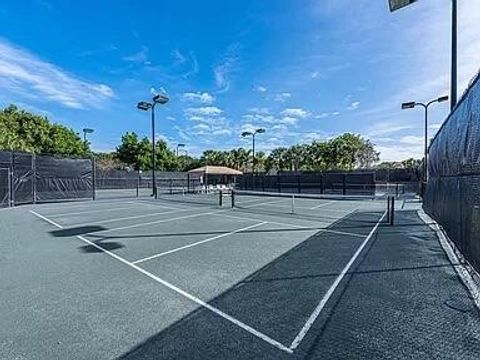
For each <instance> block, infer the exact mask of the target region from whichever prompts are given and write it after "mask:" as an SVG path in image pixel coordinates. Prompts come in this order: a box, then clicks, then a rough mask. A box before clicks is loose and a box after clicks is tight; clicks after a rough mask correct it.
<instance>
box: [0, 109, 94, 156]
mask: <svg viewBox="0 0 480 360" xmlns="http://www.w3.org/2000/svg"><path fill="white" fill-rule="evenodd" d="M0 149H1V150H15V151H22V152H29V153H35V154H62V155H69V156H78V157H83V156H87V155H88V154H89V152H90V149H89V147H88V144H85V143H84V142H83V141H82V139H81V137H80V136H79V135H78V134H77V133H75V131H73V130H72V129H69V128H67V127H65V126H63V125H58V124H53V123H51V122H50V121H49V120H48V119H47V118H46V117H45V116H38V115H34V114H31V113H29V112H27V111H24V110H20V109H19V108H17V107H16V106H15V105H10V106H8V107H6V108H5V109H3V110H1V111H0Z"/></svg>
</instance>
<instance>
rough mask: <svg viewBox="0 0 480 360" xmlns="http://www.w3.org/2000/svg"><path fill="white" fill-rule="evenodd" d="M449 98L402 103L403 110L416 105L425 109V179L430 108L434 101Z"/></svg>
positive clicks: (424, 173) (426, 176)
mask: <svg viewBox="0 0 480 360" xmlns="http://www.w3.org/2000/svg"><path fill="white" fill-rule="evenodd" d="M447 100H448V96H442V97H439V98H436V99H433V100H430V101H429V102H427V103H426V104H424V103H420V102H415V101H411V102H406V103H403V104H402V110H405V109H413V108H414V107H415V106H421V107H423V109H424V110H425V139H424V141H425V143H424V155H423V156H424V157H423V181H424V182H426V181H427V179H428V175H427V174H428V158H427V157H428V108H429V106H430V105H432V104H434V103H441V102H444V101H447Z"/></svg>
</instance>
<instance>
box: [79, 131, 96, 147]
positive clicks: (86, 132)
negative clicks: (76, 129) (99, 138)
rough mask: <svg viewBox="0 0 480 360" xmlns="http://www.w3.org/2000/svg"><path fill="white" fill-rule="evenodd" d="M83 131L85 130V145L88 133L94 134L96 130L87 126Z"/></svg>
mask: <svg viewBox="0 0 480 360" xmlns="http://www.w3.org/2000/svg"><path fill="white" fill-rule="evenodd" d="M82 131H83V142H84V144H85V145H87V134H92V133H93V132H94V130H93V129H90V128H85V129H83V130H82Z"/></svg>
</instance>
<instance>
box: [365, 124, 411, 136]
mask: <svg viewBox="0 0 480 360" xmlns="http://www.w3.org/2000/svg"><path fill="white" fill-rule="evenodd" d="M414 128H415V126H414V125H411V124H404V123H400V122H394V121H382V122H378V123H376V124H375V125H373V126H370V127H369V128H367V130H366V133H367V137H376V136H383V135H388V134H393V133H396V132H399V131H403V130H409V129H414Z"/></svg>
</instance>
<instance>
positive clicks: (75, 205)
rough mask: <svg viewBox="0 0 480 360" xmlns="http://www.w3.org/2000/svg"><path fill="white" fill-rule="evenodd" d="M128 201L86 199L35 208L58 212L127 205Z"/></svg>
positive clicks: (39, 204)
mask: <svg viewBox="0 0 480 360" xmlns="http://www.w3.org/2000/svg"><path fill="white" fill-rule="evenodd" d="M125 203H126V201H125V200H123V201H106V200H93V199H85V200H81V201H65V202H61V203H59V202H57V203H51V202H50V203H49V202H47V203H37V204H34V206H39V207H41V208H42V209H43V210H57V209H82V208H87V209H88V208H92V207H96V206H95V205H106V206H112V205H117V204H125ZM50 205H51V206H50Z"/></svg>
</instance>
